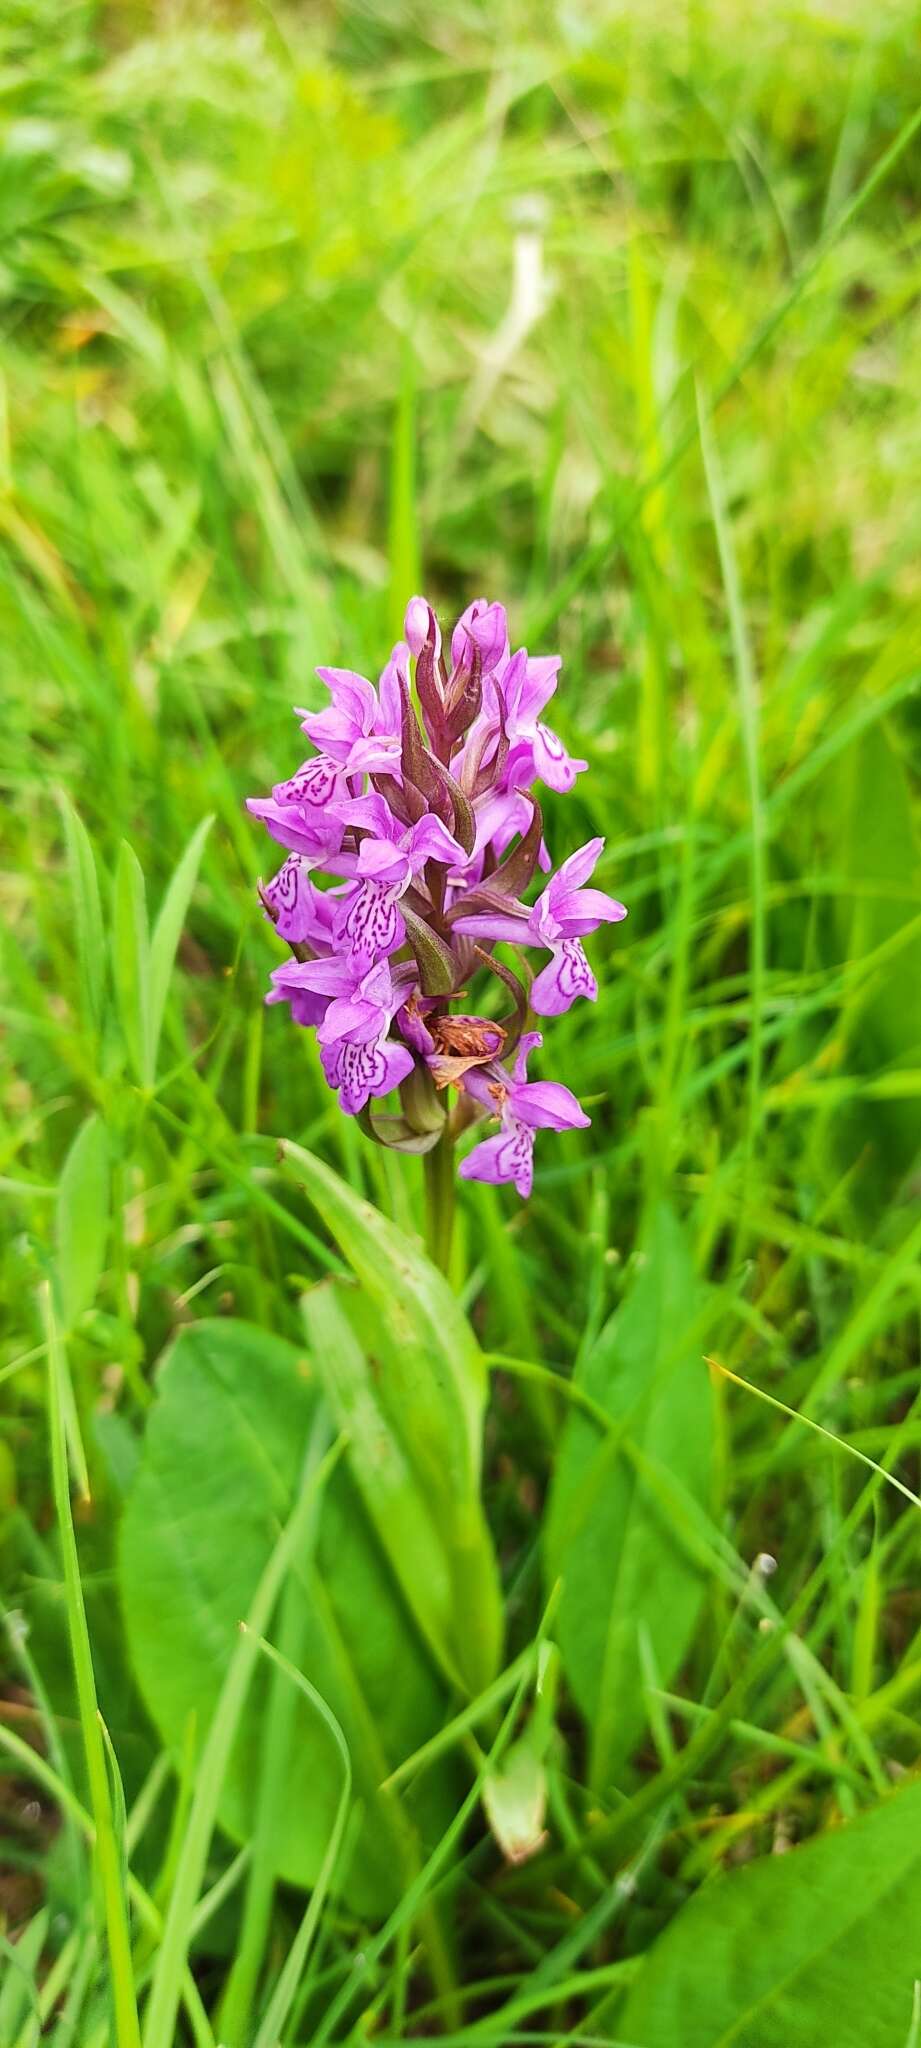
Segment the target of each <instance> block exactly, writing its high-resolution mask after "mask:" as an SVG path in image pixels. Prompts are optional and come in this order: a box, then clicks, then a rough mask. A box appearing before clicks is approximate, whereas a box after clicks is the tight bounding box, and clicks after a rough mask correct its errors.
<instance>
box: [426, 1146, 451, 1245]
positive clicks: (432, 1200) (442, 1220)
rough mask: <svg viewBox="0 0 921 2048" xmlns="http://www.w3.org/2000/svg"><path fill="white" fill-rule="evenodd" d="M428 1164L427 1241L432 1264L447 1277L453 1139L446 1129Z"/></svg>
mask: <svg viewBox="0 0 921 2048" xmlns="http://www.w3.org/2000/svg"><path fill="white" fill-rule="evenodd" d="M423 1160H424V1164H425V1242H426V1249H427V1251H428V1254H429V1257H430V1259H431V1260H432V1263H433V1265H435V1266H437V1267H438V1270H439V1272H441V1273H445V1274H447V1273H448V1272H449V1271H450V1266H451V1245H452V1241H453V1236H454V1139H453V1137H452V1136H449V1134H448V1129H447V1126H446V1127H445V1129H444V1131H443V1132H442V1135H441V1137H440V1138H439V1140H438V1143H437V1145H433V1146H432V1150H431V1152H425V1153H423Z"/></svg>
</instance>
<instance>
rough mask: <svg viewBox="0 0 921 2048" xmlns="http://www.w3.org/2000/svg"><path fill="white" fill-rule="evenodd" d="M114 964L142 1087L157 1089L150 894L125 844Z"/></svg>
mask: <svg viewBox="0 0 921 2048" xmlns="http://www.w3.org/2000/svg"><path fill="white" fill-rule="evenodd" d="M112 966H113V970H114V975H115V993H116V996H117V998H118V1012H119V1016H120V1018H121V1025H122V1030H123V1032H124V1034H125V1044H126V1046H127V1048H128V1057H129V1059H130V1062H131V1065H132V1067H133V1068H134V1072H135V1075H136V1077H137V1079H138V1080H139V1081H140V1083H141V1086H142V1088H150V1087H152V1085H153V1078H154V1071H153V1045H152V1038H151V1019H150V939H149V935H148V928H147V895H146V891H145V888H144V875H143V872H142V869H141V865H140V862H139V860H138V857H137V854H136V853H134V852H133V850H132V848H131V847H130V846H129V845H128V842H127V840H124V839H123V840H122V843H121V846H120V847H119V852H118V866H117V867H116V870H115V901H114V905H113V913H112Z"/></svg>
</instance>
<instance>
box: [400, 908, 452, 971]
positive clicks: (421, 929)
mask: <svg viewBox="0 0 921 2048" xmlns="http://www.w3.org/2000/svg"><path fill="white" fill-rule="evenodd" d="M400 909H401V911H402V913H403V923H404V924H405V926H406V936H407V939H408V940H409V943H410V945H411V947H412V950H413V953H414V954H415V957H416V963H417V966H418V968H419V979H420V981H421V983H422V992H423V995H427V996H447V995H450V994H451V991H452V990H453V988H454V987H455V984H456V982H457V962H456V961H455V958H454V955H453V953H452V951H451V948H450V946H446V945H445V942H444V939H440V938H439V937H438V933H437V932H434V931H433V930H432V927H431V925H430V924H426V922H425V920H424V918H421V917H417V916H416V914H415V911H413V910H410V909H409V906H408V904H407V903H406V900H405V897H404V900H403V902H402V903H401V905H400Z"/></svg>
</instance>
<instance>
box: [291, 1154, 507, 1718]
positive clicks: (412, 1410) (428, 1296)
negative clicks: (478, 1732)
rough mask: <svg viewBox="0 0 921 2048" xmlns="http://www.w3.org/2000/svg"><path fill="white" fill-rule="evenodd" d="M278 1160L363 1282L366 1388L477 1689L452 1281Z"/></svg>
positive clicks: (470, 1387) (472, 1506) (487, 1638)
mask: <svg viewBox="0 0 921 2048" xmlns="http://www.w3.org/2000/svg"><path fill="white" fill-rule="evenodd" d="M282 1159H283V1163H284V1164H285V1166H286V1167H287V1169H288V1171H289V1172H290V1173H291V1174H292V1176H293V1177H294V1178H295V1179H296V1180H297V1181H298V1182H299V1183H300V1185H301V1187H302V1188H303V1189H304V1190H305V1192H306V1193H307V1194H308V1195H309V1197H310V1200H311V1201H312V1202H313V1203H314V1204H315V1206H316V1208H317V1209H318V1210H319V1212H320V1215H321V1216H322V1217H323V1220H324V1222H325V1223H326V1224H327V1226H328V1228H329V1229H330V1230H331V1231H332V1234H333V1236H334V1237H335V1239H336V1241H337V1243H338V1244H339V1246H340V1247H341V1249H342V1251H343V1252H344V1254H345V1256H346V1258H347V1259H348V1260H349V1262H350V1264H351V1265H352V1267H353V1269H354V1271H355V1273H356V1275H357V1277H358V1279H359V1281H360V1282H361V1294H360V1295H358V1296H356V1299H355V1304H354V1306H353V1307H352V1308H351V1309H350V1318H351V1319H352V1320H353V1321H354V1319H355V1318H361V1319H362V1341H363V1343H364V1348H365V1351H366V1353H367V1358H368V1374H369V1382H368V1384H369V1387H370V1388H371V1389H373V1394H374V1400H375V1404H376V1406H377V1407H378V1409H379V1411H380V1414H381V1416H382V1417H384V1418H385V1420H386V1425H387V1430H388V1434H389V1436H390V1438H391V1439H393V1440H396V1442H398V1443H399V1444H400V1445H401V1446H402V1451H403V1455H404V1457H405V1460H406V1462H407V1465H408V1466H409V1468H410V1469H411V1471H412V1474H413V1477H414V1480H415V1484H416V1487H417V1489H418V1493H419V1496H420V1499H421V1500H422V1501H423V1502H424V1503H425V1505H426V1507H427V1509H428V1512H429V1515H430V1517H431V1518H432V1519H433V1521H434V1523H435V1524H436V1526H437V1527H438V1528H439V1529H440V1531H441V1537H442V1543H443V1545H444V1552H445V1555H446V1557H447V1558H448V1560H449V1563H450V1570H451V1574H452V1584H453V1599H454V1614H455V1622H454V1644H453V1648H454V1655H455V1659H456V1663H457V1666H458V1668H459V1671H460V1673H461V1676H462V1678H463V1681H464V1683H465V1685H466V1686H467V1687H468V1688H469V1689H470V1690H471V1691H473V1692H479V1691H481V1690H482V1688H483V1687H484V1686H485V1685H488V1684H489V1681H490V1679H491V1678H492V1677H493V1676H494V1675H495V1671H496V1669H497V1665H498V1657H499V1647H500V1636H501V1607H500V1600H499V1589H498V1581H497V1573H496V1563H495V1556H494V1553H493V1548H492V1542H491V1539H490V1535H489V1531H488V1529H487V1526H486V1522H485V1518H484V1516H483V1510H482V1505H481V1501H480V1476H481V1462H482V1435H483V1416H484V1410H485V1404H486V1391H487V1386H486V1367H485V1363H484V1360H483V1355H482V1352H481V1351H480V1348H479V1345H478V1344H477V1342H476V1339H475V1337H474V1335H473V1331H472V1330H471V1328H470V1325H469V1323H468V1321H467V1318H466V1316H465V1315H464V1313H463V1310H462V1309H461V1307H460V1304H459V1303H458V1301H457V1299H456V1297H455V1295H454V1294H453V1293H452V1291H451V1288H450V1287H449V1285H448V1283H447V1281H446V1280H445V1279H444V1277H443V1275H442V1274H441V1273H439V1272H438V1271H437V1269H436V1267H435V1266H433V1265H432V1263H431V1261H430V1260H429V1259H428V1258H426V1256H425V1253H424V1252H423V1251H421V1249H420V1248H419V1246H418V1245H416V1244H414V1243H413V1242H412V1240H411V1239H410V1238H408V1237H404V1235H403V1233H402V1231H400V1230H397V1229H396V1227H395V1226H394V1224H392V1223H389V1222H388V1221H387V1220H386V1219H385V1218H384V1217H383V1216H380V1215H379V1214H378V1212H377V1211H376V1210H375V1209H372V1208H371V1207H370V1205H369V1203H367V1202H364V1201H362V1200H361V1198H360V1196H358V1195H356V1194H354V1193H353V1191H352V1189H351V1188H349V1187H347V1186H346V1184H345V1182H343V1181H341V1180H340V1179H339V1178H338V1176H337V1175H336V1174H334V1173H333V1172H332V1171H331V1170H330V1168H329V1167H328V1166H325V1165H324V1164H323V1162H322V1160H319V1159H316V1158H315V1157H314V1156H313V1154H312V1153H310V1152H305V1151H303V1150H302V1148H301V1147H300V1146H299V1145H291V1144H288V1143H287V1142H286V1143H285V1145H284V1146H283V1148H282ZM362 1301H364V1303H365V1304H366V1305H367V1306H366V1308H364V1309H363V1308H362V1306H361V1303H362Z"/></svg>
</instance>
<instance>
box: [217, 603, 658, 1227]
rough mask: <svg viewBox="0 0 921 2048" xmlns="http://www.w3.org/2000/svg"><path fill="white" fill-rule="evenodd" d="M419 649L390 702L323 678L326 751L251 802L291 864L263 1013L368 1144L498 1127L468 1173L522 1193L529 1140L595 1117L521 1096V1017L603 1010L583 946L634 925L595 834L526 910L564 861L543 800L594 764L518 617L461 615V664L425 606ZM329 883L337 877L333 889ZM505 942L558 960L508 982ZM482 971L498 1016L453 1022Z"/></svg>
mask: <svg viewBox="0 0 921 2048" xmlns="http://www.w3.org/2000/svg"><path fill="white" fill-rule="evenodd" d="M405 633H406V638H405V640H403V641H400V642H398V644H397V646H396V647H395V648H394V649H393V652H392V654H391V656H390V660H389V661H388V663H387V665H386V667H385V669H384V671H383V674H382V675H381V677H380V681H379V684H378V686H377V688H375V687H374V685H373V684H371V683H370V682H368V681H367V680H366V679H365V677H364V676H361V675H356V674H354V673H353V671H352V670H351V669H337V668H321V669H319V670H318V674H319V676H320V678H321V680H322V681H323V682H324V683H325V684H326V686H327V688H328V689H329V692H330V696H331V699H332V702H331V704H330V705H329V706H327V707H326V709H324V710H322V711H319V712H316V713H305V712H299V713H298V716H299V717H301V719H302V729H303V731H304V732H305V733H306V734H307V735H308V738H309V739H310V740H312V742H313V744H314V746H315V747H316V748H317V749H318V751H317V752H316V753H314V754H313V755H311V757H310V759H309V760H307V761H305V762H304V763H303V766H302V767H301V768H299V769H298V771H297V773H296V774H295V775H292V776H291V777H290V778H289V780H288V781H286V782H280V783H277V784H276V786H275V788H274V789H273V791H272V794H271V796H270V797H264V798H255V797H254V798H251V799H250V802H249V809H250V810H251V811H252V812H254V813H255V815H256V817H259V818H262V820H263V821H264V823H265V825H266V827H267V829H268V831H269V832H270V833H271V835H272V837H273V838H274V839H276V840H278V841H279V843H280V844H281V845H282V846H283V847H285V848H286V849H287V850H288V858H287V859H286V861H285V862H284V865H283V866H282V867H281V868H280V869H279V872H278V874H277V875H276V876H275V878H274V880H273V881H271V882H270V883H269V884H268V886H267V887H264V888H262V889H261V891H260V893H261V897H262V902H263V904H264V906H265V910H266V912H267V915H268V916H269V918H270V919H271V920H272V922H273V924H274V925H275V929H276V931H277V932H278V935H279V937H280V938H282V939H284V940H286V941H287V944H288V945H289V947H290V949H291V955H292V957H291V958H290V959H289V960H286V961H285V962H284V963H283V964H282V965H281V966H280V967H276V968H275V970H274V972H273V974H272V987H271V990H270V992H269V995H268V997H267V1001H268V1002H270V1003H288V1004H290V1007H291V1014H292V1016H293V1018H294V1020H295V1022H296V1023H298V1024H304V1025H309V1026H313V1027H314V1028H315V1029H316V1033H317V1039H318V1041H319V1047H320V1058H321V1062H322V1066H323V1071H324V1074H325V1076H326V1079H327V1081H328V1082H329V1084H330V1087H332V1088H335V1089H337V1090H338V1094H339V1101H340V1103H341V1106H342V1108H343V1109H344V1110H345V1111H346V1112H347V1114H348V1115H350V1116H357V1117H358V1118H359V1119H360V1121H361V1123H362V1125H363V1127H364V1128H365V1130H367V1131H368V1133H369V1134H370V1135H371V1136H374V1137H376V1138H377V1139H379V1140H380V1141H381V1142H382V1143H384V1144H389V1145H393V1146H397V1147H398V1148H400V1149H401V1150H408V1151H416V1152H423V1151H426V1150H429V1149H431V1147H433V1146H434V1145H435V1144H437V1142H438V1140H439V1138H440V1137H442V1136H444V1135H445V1133H446V1132H450V1135H452V1136H453V1135H456V1133H457V1132H458V1131H460V1130H462V1129H463V1128H464V1127H465V1126H466V1125H467V1124H469V1123H471V1122H473V1121H474V1120H475V1119H476V1118H477V1117H479V1116H481V1115H482V1114H483V1113H484V1112H485V1113H486V1114H487V1115H489V1116H491V1117H494V1118H498V1130H497V1131H496V1133H495V1135H493V1136H490V1137H487V1138H485V1139H484V1140H483V1142H481V1143H480V1144H478V1145H476V1146H475V1147H474V1149H473V1151H471V1152H470V1153H469V1154H468V1156H467V1157H466V1159H464V1161H463V1163H462V1165H461V1167H460V1172H461V1174H462V1175H463V1176H464V1177H465V1178H466V1179H468V1180H485V1181H493V1182H499V1181H512V1182H514V1184H515V1186H516V1188H517V1189H518V1192H519V1194H521V1195H528V1194H530V1191H531V1178H532V1153H533V1149H534V1133H535V1131H536V1130H539V1129H549V1130H556V1131H562V1130H569V1129H573V1128H575V1127H577V1126H585V1125H586V1124H588V1122H589V1118H588V1117H587V1116H586V1115H585V1112H584V1110H583V1109H582V1108H581V1107H580V1105H579V1103H578V1102H577V1101H576V1098H575V1096H574V1095H573V1094H572V1093H571V1091H570V1089H568V1088H566V1087H564V1086H563V1085H562V1083H561V1082H558V1081H529V1080H528V1078H527V1061H528V1056H529V1054H530V1053H531V1051H532V1050H533V1049H534V1048H535V1047H536V1046H539V1045H540V1044H541V1042H542V1041H541V1037H540V1034H539V1032H536V1031H531V1030H527V1029H526V1028H525V1027H526V1025H527V1022H528V1011H529V1009H530V1010H532V1011H533V1012H534V1013H535V1014H536V1015H537V1016H540V1017H555V1016H558V1015H559V1014H560V1013H561V1012H562V1011H564V1010H568V1009H569V1008H570V1006H571V1004H572V1003H573V1002H575V1001H576V999H577V998H578V997H588V999H589V1000H590V1001H594V1000H595V998H596V996H597V994H598V985H597V982H596V980H595V977H594V975H593V973H592V970H591V968H590V966H589V964H588V961H587V959H586V956H585V951H584V948H583V945H582V940H583V938H584V937H585V935H586V933H588V932H593V931H595V930H596V929H597V927H598V925H599V924H602V923H617V922H618V921H619V920H620V919H621V918H622V917H625V916H626V914H627V913H626V911H625V909H624V906H623V904H622V903H618V902H616V901H615V899H614V898H613V897H612V896H608V895H606V894H604V892H603V891H602V890H600V889H592V888H589V887H587V886H586V884H587V883H588V881H589V879H590V876H591V874H592V871H593V869H594V867H595V864H596V862H597V860H598V857H599V854H600V853H601V851H602V848H603V845H604V841H603V839H590V840H589V841H588V843H587V845H585V846H583V847H580V848H579V850H578V852H577V853H573V854H570V856H569V858H568V860H565V861H564V862H563V864H562V866H561V867H560V868H559V869H558V870H557V872H556V873H555V874H551V875H550V879H549V880H548V881H547V883H546V885H545V887H544V888H543V889H542V891H541V893H540V895H539V896H538V897H537V900H536V902H535V903H533V904H532V905H528V904H527V903H525V902H524V901H523V897H524V895H525V892H526V891H527V890H528V888H529V885H530V883H531V882H532V879H533V877H534V875H535V873H536V871H537V870H538V868H540V869H541V870H542V871H543V872H544V873H545V874H547V873H549V870H550V866H551V863H550V858H549V855H548V853H547V849H546V846H545V843H544V837H543V820H542V816H541V809H540V805H539V803H538V801H537V798H536V797H535V795H534V794H533V784H534V783H535V782H543V783H545V784H546V786H547V787H548V788H549V789H552V790H556V791H561V792H565V791H568V790H571V789H572V788H573V785H574V783H575V780H576V776H577V775H578V774H580V773H581V771H582V770H583V769H584V768H585V767H586V766H587V763H586V762H585V761H577V760H574V759H573V758H572V757H571V756H570V755H569V754H568V753H567V751H566V748H565V747H564V745H563V743H562V741H561V740H560V739H558V737H557V735H556V733H554V732H552V731H551V730H550V728H549V726H547V725H545V724H544V723H543V720H542V715H541V714H542V713H543V711H544V709H545V707H546V705H547V704H548V702H549V700H550V698H551V697H552V695H553V693H554V690H555V689H556V681H557V673H558V670H559V667H560V658H559V656H558V655H543V656H539V657H537V658H534V657H532V656H529V655H528V653H527V652H526V650H525V649H524V648H519V649H518V650H517V652H516V653H515V654H511V653H510V652H509V641H508V628H507V623H506V615H505V609H504V607H503V606H502V605H500V604H488V603H487V602H486V600H485V599H481V598H480V599H476V600H475V602H474V603H473V604H471V605H468V607H467V610H466V611H465V612H464V613H463V616H462V617H461V618H460V619H459V620H458V622H457V624H456V626H455V628H454V631H453V633H452V635H451V645H450V659H448V658H447V656H446V654H445V651H444V649H443V647H442V640H441V632H440V629H439V626H438V622H437V620H436V618H435V614H434V612H433V611H432V608H431V606H430V605H429V604H428V603H427V602H426V600H425V599H424V598H421V597H414V598H412V599H411V601H410V603H409V605H408V607H407V611H406V621H405ZM318 874H322V875H324V876H333V877H335V878H336V881H335V882H334V884H333V885H332V886H326V887H323V888H321V887H319V886H318V884H317V882H316V881H315V880H314V876H316V875H318ZM500 944H508V945H509V946H512V947H515V948H523V947H524V948H527V947H539V948H542V949H543V950H544V951H545V952H546V953H547V954H548V955H549V958H548V960H547V961H546V964H545V965H543V966H542V967H541V969H540V972H539V973H538V974H537V975H536V977H535V978H534V979H533V980H531V977H530V970H529V968H528V967H527V965H526V963H525V962H524V960H523V959H522V958H521V956H520V954H519V955H518V958H517V962H516V967H515V968H512V967H510V966H509V965H508V964H507V962H506V961H505V960H504V959H502V958H499V957H497V955H496V953H495V948H496V946H497V945H500ZM481 970H482V971H483V973H489V974H491V975H492V976H493V977H494V979H495V980H496V981H497V982H498V984H499V987H500V989H501V992H502V996H503V1000H504V1001H505V1003H506V1014H504V1015H503V1016H502V1017H501V1019H494V1018H492V1017H490V1016H480V1015H474V1014H473V1013H472V1012H471V1010H470V1009H469V1008H467V1007H465V1008H463V1009H460V1008H458V1005H460V1004H466V1003H467V990H468V985H469V984H470V982H471V981H472V979H473V977H474V975H475V974H477V973H478V972H479V971H481ZM509 999H510V1001H511V1007H510V1008H508V1007H507V1004H508V1000H509ZM449 1086H450V1087H453V1088H455V1089H456V1090H457V1101H456V1103H455V1107H454V1109H453V1110H452V1111H451V1112H450V1115H449V1111H448V1096H447V1090H448V1088H449ZM395 1088H396V1089H399V1093H400V1103H401V1113H400V1114H399V1115H381V1114H380V1113H379V1112H372V1110H371V1106H370V1105H371V1101H372V1098H376V1097H378V1096H382V1095H387V1094H389V1093H390V1091H391V1090H392V1089H395Z"/></svg>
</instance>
